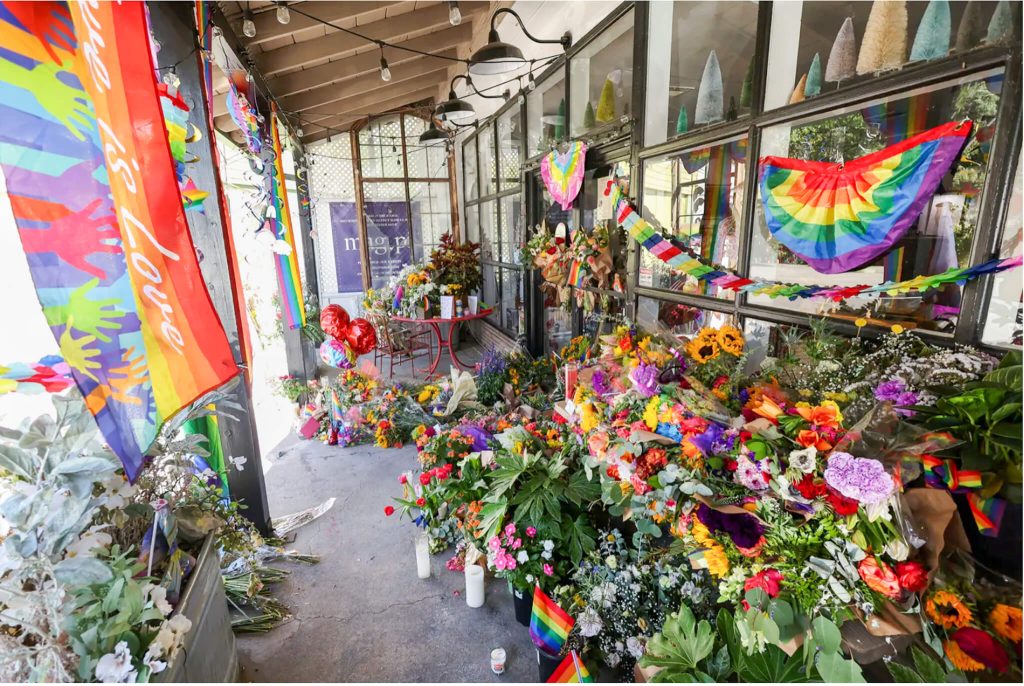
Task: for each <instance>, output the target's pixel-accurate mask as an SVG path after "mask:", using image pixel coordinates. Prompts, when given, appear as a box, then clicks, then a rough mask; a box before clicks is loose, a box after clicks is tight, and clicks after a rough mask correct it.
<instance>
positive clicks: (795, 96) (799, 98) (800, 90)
mask: <svg viewBox="0 0 1024 686" xmlns="http://www.w3.org/2000/svg"><path fill="white" fill-rule="evenodd" d="M806 89H807V74H802V75H801V76H800V80H799V81H797V82H796V88H794V89H793V92H792V93H791V94H790V96H789V104H790V105H792V104H793V103H795V102H803V101H804V91H805V90H806Z"/></svg>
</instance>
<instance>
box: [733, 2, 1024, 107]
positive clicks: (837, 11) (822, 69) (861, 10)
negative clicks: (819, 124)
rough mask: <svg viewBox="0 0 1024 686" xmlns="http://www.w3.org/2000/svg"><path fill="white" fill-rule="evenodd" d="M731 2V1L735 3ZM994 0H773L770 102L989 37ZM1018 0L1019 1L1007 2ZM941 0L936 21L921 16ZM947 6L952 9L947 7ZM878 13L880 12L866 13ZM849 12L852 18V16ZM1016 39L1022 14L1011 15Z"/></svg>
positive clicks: (831, 86) (965, 48)
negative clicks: (939, 27) (843, 0)
mask: <svg viewBox="0 0 1024 686" xmlns="http://www.w3.org/2000/svg"><path fill="white" fill-rule="evenodd" d="M730 4H731V3H730ZM999 4H1002V3H995V2H958V1H957V2H948V3H946V2H942V3H927V2H874V3H872V2H830V1H829V0H803V1H802V0H789V1H788V2H778V3H774V4H773V5H772V29H771V41H770V48H769V52H768V83H767V89H766V92H765V109H774V108H776V107H782V106H783V105H786V104H788V103H790V102H798V101H800V100H804V99H806V98H811V97H814V96H815V95H817V94H819V93H827V92H830V91H833V90H836V89H837V88H842V87H844V86H848V85H851V84H855V83H862V82H864V81H866V80H868V79H872V78H875V77H876V76H877V75H879V74H880V73H885V72H891V71H893V70H895V69H900V68H902V67H904V66H907V65H910V64H918V63H921V62H923V61H926V60H929V59H939V58H942V57H945V56H946V55H947V54H949V53H950V52H951V51H952V52H966V51H968V50H971V49H973V48H976V47H979V46H980V45H982V44H983V43H984V42H985V39H986V35H987V33H988V30H989V23H990V21H991V20H992V15H993V13H994V12H995V10H996V6H997V5H999ZM1010 4H1014V3H1010ZM933 5H935V6H937V7H936V9H935V10H932V11H933V12H938V13H939V15H941V16H939V21H938V25H940V26H942V25H945V21H946V16H948V21H949V24H948V26H949V28H947V29H945V31H942V30H941V29H939V30H936V29H931V30H929V28H928V27H933V26H935V24H933V23H932V22H931V21H928V22H922V19H924V17H925V12H926V11H928V9H929V7H931V6H933ZM947 12H948V15H945V13H947ZM872 14H874V15H876V19H875V20H874V21H869V17H871V15H872ZM847 20H849V21H847ZM1011 23H1012V24H1013V25H1014V30H1013V33H1015V34H1016V37H1014V38H1007V39H1004V40H1003V41H1002V42H1009V41H1010V40H1016V41H1019V40H1020V38H1019V36H1020V33H1019V32H1020V15H1019V14H1018V15H1017V16H1016V18H1015V19H1014V20H1013V22H1011Z"/></svg>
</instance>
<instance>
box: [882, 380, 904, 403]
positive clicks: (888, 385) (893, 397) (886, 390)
mask: <svg viewBox="0 0 1024 686" xmlns="http://www.w3.org/2000/svg"><path fill="white" fill-rule="evenodd" d="M906 390H907V383H906V382H905V381H904V380H903V379H900V378H899V377H897V378H894V379H889V380H888V381H883V382H882V383H880V384H878V387H877V388H875V398H876V399H877V400H880V401H881V402H890V403H894V402H896V401H898V400H899V397H900V395H901V394H902V393H904V392H906Z"/></svg>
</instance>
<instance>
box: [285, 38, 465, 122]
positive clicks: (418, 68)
mask: <svg viewBox="0 0 1024 686" xmlns="http://www.w3.org/2000/svg"><path fill="white" fill-rule="evenodd" d="M454 52H455V51H454V50H447V51H445V53H444V54H447V53H454ZM391 73H392V78H391V81H387V82H385V81H381V79H380V74H379V73H377V72H371V73H369V74H367V75H366V76H360V77H359V78H355V79H350V80H348V81H343V82H341V83H335V84H331V85H329V86H324V87H323V88H315V89H313V90H311V91H306V92H305V93H300V94H298V95H293V96H291V97H289V98H282V99H281V106H282V107H283V108H284V109H286V110H288V111H289V112H303V111H305V110H311V109H313V108H314V107H320V106H322V105H329V104H331V103H335V102H338V101H339V100H345V99H347V98H352V97H357V96H359V95H361V94H363V93H369V92H373V91H376V90H380V89H382V88H387V87H389V86H394V85H397V84H402V85H403V87H404V88H405V89H406V90H415V89H418V88H420V87H426V86H431V87H434V88H436V87H437V84H438V82H439V81H441V80H442V79H443V78H444V77H445V75H446V74H447V73H448V72H447V62H446V61H445V60H443V59H437V58H430V57H424V58H422V59H419V60H416V61H415V62H409V63H407V64H405V65H402V66H401V67H400V68H396V69H392V71H391Z"/></svg>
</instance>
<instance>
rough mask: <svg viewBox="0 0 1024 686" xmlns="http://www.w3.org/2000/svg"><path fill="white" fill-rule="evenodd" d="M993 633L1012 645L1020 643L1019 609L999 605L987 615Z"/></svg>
mask: <svg viewBox="0 0 1024 686" xmlns="http://www.w3.org/2000/svg"><path fill="white" fill-rule="evenodd" d="M988 623H989V624H991V625H992V629H993V631H995V632H996V633H997V634H999V635H1000V636H1002V637H1003V638H1005V639H1006V640H1007V641H1011V642H1012V643H1020V641H1021V610H1020V608H1019V607H1013V606H1012V605H1004V604H1003V603H999V604H998V605H996V606H995V607H994V608H992V611H991V612H989V613H988Z"/></svg>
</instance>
